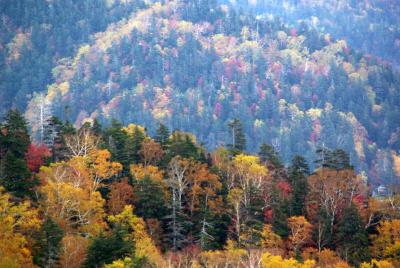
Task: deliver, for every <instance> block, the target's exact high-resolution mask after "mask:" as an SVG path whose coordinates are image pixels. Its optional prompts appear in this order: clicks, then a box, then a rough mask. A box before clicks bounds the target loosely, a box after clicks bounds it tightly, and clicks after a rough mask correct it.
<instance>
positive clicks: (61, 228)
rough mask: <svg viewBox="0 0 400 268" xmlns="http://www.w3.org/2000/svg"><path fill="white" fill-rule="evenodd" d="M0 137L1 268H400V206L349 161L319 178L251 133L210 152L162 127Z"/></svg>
mask: <svg viewBox="0 0 400 268" xmlns="http://www.w3.org/2000/svg"><path fill="white" fill-rule="evenodd" d="M48 120H49V122H48V124H46V127H45V129H44V130H43V133H44V134H43V139H41V142H36V143H34V142H32V141H31V138H30V134H29V127H30V126H29V125H28V124H27V122H26V120H25V118H24V116H23V115H22V114H21V113H20V112H18V111H17V110H10V111H9V112H8V113H7V115H6V116H5V117H4V119H3V120H2V123H1V127H0V130H1V131H0V185H1V186H0V267H266V268H269V267H302V268H308V267H310V268H311V267H332V268H334V267H337V268H339V267H362V268H368V267H371V268H372V267H382V268H383V267H399V265H400V254H399V251H400V232H399V230H400V195H399V194H398V191H396V186H395V185H393V186H392V187H390V189H388V191H387V193H386V194H382V195H378V196H372V186H371V185H369V184H368V183H367V181H366V179H365V178H364V177H363V176H361V175H359V174H356V172H355V171H354V169H353V167H352V165H351V163H350V160H349V157H348V155H347V153H346V152H345V151H343V150H341V149H336V148H327V147H323V148H320V149H318V151H317V152H316V154H317V155H318V158H317V159H315V164H316V166H317V168H316V169H315V170H310V168H309V163H307V161H306V160H305V158H304V157H302V156H300V155H297V156H295V157H294V158H293V159H292V162H291V164H290V165H288V166H285V165H284V164H283V163H282V162H281V160H280V157H279V154H278V153H277V152H276V150H275V148H274V146H272V145H270V144H263V145H262V146H261V147H260V149H259V152H258V153H257V154H249V153H248V152H247V151H246V139H245V135H244V134H243V128H242V123H241V122H240V120H237V119H232V120H231V121H230V123H229V124H228V125H227V126H226V131H227V132H228V133H229V135H230V136H231V138H232V140H231V142H230V143H229V144H227V145H226V146H221V147H219V148H218V149H216V150H214V151H212V152H210V151H207V150H206V149H205V148H204V147H203V146H202V145H201V144H199V143H198V142H197V141H196V137H195V136H194V135H193V134H191V133H186V132H182V131H179V130H173V131H171V130H169V129H168V128H167V127H166V126H165V125H163V124H162V123H160V124H159V125H158V126H157V127H156V128H157V131H156V132H155V133H154V135H149V134H148V133H147V132H146V129H145V128H143V127H142V126H139V125H134V124H129V125H123V124H121V123H120V122H118V121H117V120H113V121H112V123H111V124H110V125H109V126H102V125H100V124H99V122H98V121H97V120H93V121H91V122H86V123H85V124H83V126H82V127H80V128H79V129H77V128H75V127H74V126H73V125H71V123H69V122H68V121H65V122H64V121H61V120H59V119H57V118H55V117H52V118H49V119H48Z"/></svg>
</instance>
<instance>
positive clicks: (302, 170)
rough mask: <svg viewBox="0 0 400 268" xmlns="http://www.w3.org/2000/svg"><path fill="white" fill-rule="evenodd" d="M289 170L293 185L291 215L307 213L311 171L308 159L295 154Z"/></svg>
mask: <svg viewBox="0 0 400 268" xmlns="http://www.w3.org/2000/svg"><path fill="white" fill-rule="evenodd" d="M288 171H289V172H288V173H289V174H288V175H289V181H290V184H291V187H292V198H291V201H290V215H291V216H299V215H305V202H306V196H307V193H308V183H307V176H308V175H309V173H310V170H309V167H308V164H307V161H306V160H305V159H304V157H302V156H298V155H296V156H294V157H293V159H292V164H291V166H290V167H289V170H288Z"/></svg>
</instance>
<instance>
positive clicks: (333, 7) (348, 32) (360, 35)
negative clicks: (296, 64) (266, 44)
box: [222, 0, 400, 68]
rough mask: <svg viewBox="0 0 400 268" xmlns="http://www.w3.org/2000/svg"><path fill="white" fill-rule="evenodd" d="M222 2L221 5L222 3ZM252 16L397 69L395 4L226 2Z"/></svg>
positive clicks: (376, 0)
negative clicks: (325, 37) (343, 44)
mask: <svg viewBox="0 0 400 268" xmlns="http://www.w3.org/2000/svg"><path fill="white" fill-rule="evenodd" d="M222 2H223V1H222ZM229 2H230V3H232V4H233V6H236V7H238V8H242V9H245V10H251V11H253V12H254V13H256V14H268V15H270V16H273V17H275V18H280V19H282V21H283V22H284V23H286V24H289V25H294V26H296V27H298V28H300V29H301V28H304V27H307V28H311V29H314V30H316V31H319V32H324V33H327V34H330V35H332V36H333V37H334V38H338V39H345V40H346V41H347V42H348V44H349V45H350V46H351V47H353V48H356V49H358V50H359V51H363V52H365V53H369V54H372V55H375V56H379V57H381V58H382V59H384V60H386V61H389V62H391V63H393V64H395V65H396V67H397V68H398V67H399V66H400V16H399V14H400V5H399V2H398V1H396V0H367V1H354V0H323V1H320V0H317V1H315V0H295V1H293V0H285V1H282V0H238V1H229Z"/></svg>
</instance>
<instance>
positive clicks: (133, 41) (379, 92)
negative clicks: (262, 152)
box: [27, 1, 400, 183]
mask: <svg viewBox="0 0 400 268" xmlns="http://www.w3.org/2000/svg"><path fill="white" fill-rule="evenodd" d="M53 74H54V81H55V83H53V84H52V85H50V86H49V88H48V92H47V95H46V96H45V97H42V96H37V97H36V98H34V99H33V100H32V101H31V102H30V104H29V108H28V111H27V117H28V118H30V121H31V124H32V125H34V126H36V129H40V126H41V125H43V124H46V120H45V118H44V117H46V116H48V117H49V116H50V115H52V114H54V115H56V116H58V117H60V118H61V119H63V120H70V121H72V122H74V123H75V124H76V125H81V124H82V122H84V121H85V120H87V119H94V118H97V119H99V120H100V121H101V122H103V123H107V122H110V120H111V119H112V118H117V119H119V120H120V121H122V122H123V123H125V124H126V123H129V122H134V123H138V124H141V125H143V126H145V127H147V128H148V131H149V132H150V133H154V129H153V127H154V126H155V124H154V122H163V123H165V124H166V125H167V126H168V127H169V128H170V129H181V130H184V131H191V132H193V133H194V134H195V135H196V136H197V138H198V139H199V140H200V141H203V142H204V143H205V144H206V145H207V146H208V147H209V148H215V147H216V146H218V145H220V144H223V143H229V142H230V135H229V132H227V131H226V129H227V124H228V123H229V122H230V121H231V120H232V119H233V118H238V119H240V120H241V121H242V122H243V124H244V130H245V133H246V136H247V138H248V146H247V149H248V150H249V151H256V150H257V148H258V146H259V145H260V144H261V143H271V144H273V146H274V147H275V148H276V150H277V151H278V152H279V153H280V155H281V156H282V159H283V160H284V161H285V162H288V161H289V159H290V158H291V157H292V156H293V155H294V154H303V155H304V154H305V155H306V156H307V159H308V160H311V159H313V158H315V153H314V152H315V150H316V149H317V148H318V147H328V148H342V149H344V150H346V151H348V152H349V153H350V157H351V161H352V163H353V164H354V165H355V166H356V167H357V170H358V172H362V171H364V172H365V175H368V176H369V177H370V178H371V180H372V181H374V182H376V183H379V182H382V181H386V182H388V181H392V180H393V179H395V177H396V174H395V172H394V171H393V169H392V166H393V161H396V159H398V156H397V154H396V152H398V150H399V146H400V141H399V135H400V129H399V126H400V107H399V103H400V91H399V87H400V81H399V80H400V78H399V75H398V73H396V72H395V71H393V70H392V69H391V67H390V65H387V64H383V63H381V62H380V61H378V60H377V59H376V58H374V57H372V56H364V55H362V54H360V53H357V52H355V51H354V50H353V49H352V48H350V46H349V45H348V44H347V43H346V42H345V41H343V40H335V39H333V38H332V37H331V36H329V35H323V34H318V33H317V32H316V31H315V30H307V29H306V28H298V29H296V28H287V27H286V26H285V25H284V24H283V23H282V22H281V21H280V20H275V19H268V17H261V18H260V17H258V18H255V17H254V16H252V15H250V14H246V13H243V12H236V11H234V9H232V8H229V7H227V6H219V5H217V4H216V3H214V2H211V1H200V2H198V1H170V2H167V3H165V4H160V3H155V4H151V5H150V6H149V7H148V8H145V9H141V10H139V11H137V12H135V13H133V14H132V15H131V16H130V17H129V19H126V20H122V21H120V22H118V23H115V24H112V25H111V26H109V27H108V28H107V30H106V31H105V32H103V33H98V34H96V35H95V38H94V39H93V40H92V41H91V42H90V43H89V44H88V45H84V46H82V47H80V48H79V50H78V52H77V53H76V55H75V56H74V57H73V58H71V59H65V60H63V61H62V62H60V64H59V65H58V66H57V67H55V68H54V69H53ZM40 111H42V112H43V111H46V113H45V114H43V113H42V115H43V116H44V117H43V116H42V117H41V118H37V115H38V114H40ZM34 130H35V127H34ZM397 175H398V174H397Z"/></svg>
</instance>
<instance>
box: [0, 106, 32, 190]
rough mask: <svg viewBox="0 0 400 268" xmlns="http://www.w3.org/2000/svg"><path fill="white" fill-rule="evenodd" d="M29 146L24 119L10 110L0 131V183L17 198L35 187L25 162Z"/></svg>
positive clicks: (15, 111) (16, 112)
mask: <svg viewBox="0 0 400 268" xmlns="http://www.w3.org/2000/svg"><path fill="white" fill-rule="evenodd" d="M29 144H30V138H29V133H28V127H27V123H26V120H25V118H24V117H23V115H22V114H21V113H20V112H19V111H18V110H10V111H9V112H8V114H7V115H6V117H5V119H4V122H3V123H2V124H1V131H0V157H1V158H0V183H1V185H2V186H3V187H4V188H5V189H6V190H7V191H9V192H11V193H13V194H14V195H15V196H18V197H23V196H28V195H31V194H32V187H33V186H34V185H35V180H33V179H32V176H31V173H30V171H29V169H28V166H27V164H26V161H25V153H26V152H27V150H28V146H29Z"/></svg>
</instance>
